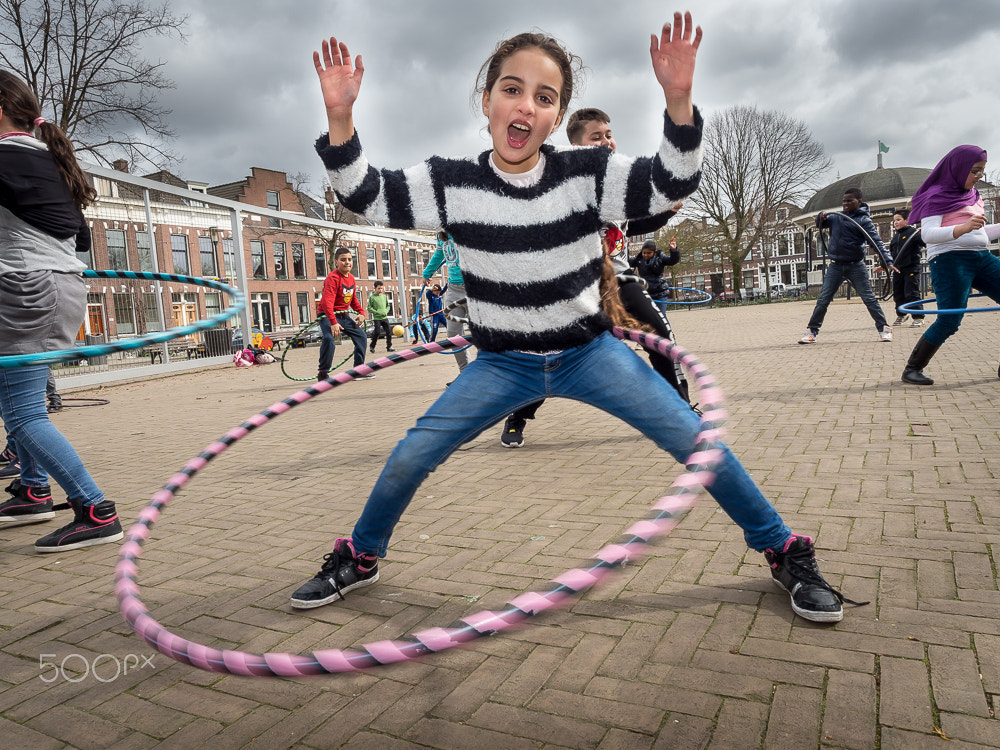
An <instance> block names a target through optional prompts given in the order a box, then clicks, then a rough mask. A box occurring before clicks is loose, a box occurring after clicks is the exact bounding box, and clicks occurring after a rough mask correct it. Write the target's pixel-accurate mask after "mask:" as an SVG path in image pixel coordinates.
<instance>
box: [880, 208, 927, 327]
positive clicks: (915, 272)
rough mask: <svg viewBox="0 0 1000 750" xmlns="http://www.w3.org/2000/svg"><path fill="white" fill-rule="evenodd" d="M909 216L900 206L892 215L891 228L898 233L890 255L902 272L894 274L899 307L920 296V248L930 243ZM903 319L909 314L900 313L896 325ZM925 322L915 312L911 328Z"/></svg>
mask: <svg viewBox="0 0 1000 750" xmlns="http://www.w3.org/2000/svg"><path fill="white" fill-rule="evenodd" d="M909 216H910V209H908V208H901V209H899V210H898V211H896V212H895V213H893V215H892V227H893V229H895V230H896V233H895V234H894V235H893V236H892V241H891V242H890V243H889V254H890V255H892V262H893V264H895V266H896V268H898V269H899V273H896V274H893V276H892V301H893V302H894V303H896V307H899V306H900V305H905V304H906V303H907V302H916V301H918V300H919V299H920V250H921V249H922V248H925V247H927V245H925V244H924V240H923V238H922V237H921V236H920V230H919V229H917V228H916V227H911V226H910V225H909V223H908V221H907V219H908V218H909ZM904 320H906V313H903V312H901V313H899V314H898V315H897V316H896V321H895V322H894V323H893V325H894V326H898V325H902V324H903V321H904ZM923 324H924V316H923V315H922V314H921V313H917V312H915V313H913V322H912V323H910V327H911V328H919V327H920V326H922V325H923Z"/></svg>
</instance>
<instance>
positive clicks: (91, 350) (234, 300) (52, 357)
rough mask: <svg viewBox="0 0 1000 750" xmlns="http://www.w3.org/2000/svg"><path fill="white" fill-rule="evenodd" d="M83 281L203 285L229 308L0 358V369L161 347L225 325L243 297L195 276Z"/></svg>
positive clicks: (127, 275) (129, 275) (104, 275)
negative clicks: (123, 335) (116, 337)
mask: <svg viewBox="0 0 1000 750" xmlns="http://www.w3.org/2000/svg"><path fill="white" fill-rule="evenodd" d="M83 277H84V278H86V279H141V280H143V281H173V282H175V283H177V284H191V285H193V286H203V287H207V288H209V289H216V290H218V291H220V292H225V293H226V294H227V295H229V299H230V305H229V307H227V308H226V309H225V310H223V311H222V312H220V313H217V314H215V315H213V316H212V317H210V318H206V319H205V320H196V321H195V322H194V323H190V324H189V325H186V326H178V327H177V328H168V329H167V330H166V331H154V332H152V333H147V334H143V335H142V336H136V337H134V338H129V339H121V340H120V341H111V342H109V343H106V344H88V345H87V346H76V347H73V348H72V349H62V350H59V351H54V352H39V353H37V354H14V355H10V356H7V357H0V369H5V370H9V369H13V368H15V367H26V366H28V365H54V364H58V363H59V362H69V361H71V360H74V359H87V358H88V357H99V356H102V355H106V354H112V353H114V352H128V351H134V350H135V349H141V348H142V347H144V346H147V345H148V344H161V343H164V342H166V341H173V340H174V339H177V338H180V337H181V336H187V335H189V334H192V333H198V332H199V331H205V330H208V329H209V328H214V327H215V326H217V325H219V324H220V323H225V322H226V321H227V320H229V319H230V318H232V317H233V316H235V315H237V314H239V312H240V310H242V309H243V303H244V301H245V299H246V298H245V297H244V296H243V292H241V291H240V290H239V289H237V288H236V287H233V286H229V285H228V284H223V283H222V282H221V281H216V280H215V279H202V278H197V277H195V276H181V275H180V274H174V273H148V272H146V271H91V270H87V271H84V272H83Z"/></svg>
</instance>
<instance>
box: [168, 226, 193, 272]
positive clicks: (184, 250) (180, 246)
mask: <svg viewBox="0 0 1000 750" xmlns="http://www.w3.org/2000/svg"><path fill="white" fill-rule="evenodd" d="M170 253H171V255H172V256H173V259H174V273H179V274H182V275H190V273H191V264H190V262H189V261H188V238H187V235H186V234H172V235H170Z"/></svg>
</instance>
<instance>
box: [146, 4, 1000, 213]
mask: <svg viewBox="0 0 1000 750" xmlns="http://www.w3.org/2000/svg"><path fill="white" fill-rule="evenodd" d="M170 7H171V8H172V9H173V11H174V12H175V13H177V14H178V15H188V16H189V20H188V23H187V26H186V33H187V39H186V41H183V42H181V41H178V40H176V39H170V40H161V39H154V40H150V42H149V43H148V44H147V47H146V49H147V53H148V54H149V56H150V57H151V58H154V59H158V58H159V59H163V60H165V61H166V63H167V64H166V67H165V69H164V73H165V75H166V76H167V77H169V78H171V79H172V80H173V81H174V82H175V83H176V86H177V88H176V89H174V90H171V91H164V92H163V95H162V97H161V103H163V104H164V105H165V106H167V107H168V108H170V109H172V110H173V114H172V115H171V117H170V120H171V124H172V126H173V128H174V129H175V130H176V132H177V134H178V138H177V140H176V141H175V142H174V143H173V148H174V150H175V151H176V152H177V153H178V154H179V155H180V156H182V157H183V162H182V163H181V164H180V165H178V166H176V168H175V170H174V171H176V173H177V174H179V175H180V176H181V177H183V178H185V179H188V180H196V181H205V182H209V183H210V184H212V185H215V184H221V183H225V182H232V181H235V180H240V179H242V178H243V177H245V176H246V175H248V174H249V173H250V167H253V166H257V167H264V168H268V169H274V170H279V171H284V172H287V173H288V174H295V173H307V174H309V175H310V176H311V177H312V180H313V185H314V186H316V189H314V190H313V191H312V192H314V193H316V194H318V186H319V184H320V181H321V179H322V175H323V172H322V168H321V165H320V162H319V158H318V157H317V156H316V154H315V151H314V150H313V146H312V144H313V141H314V140H315V138H316V136H317V135H318V134H319V133H320V132H321V131H322V130H325V118H324V113H323V107H322V101H321V98H320V94H319V88H318V85H317V82H316V75H315V71H314V69H313V65H312V52H313V50H314V49H318V47H319V43H320V41H321V40H322V39H323V38H324V37H329V36H331V35H334V36H337V37H338V38H339V39H341V40H342V41H345V42H347V44H348V46H349V47H350V50H351V53H352V55H357V54H358V53H360V54H361V55H362V57H363V60H364V64H365V76H364V82H363V84H362V88H361V94H360V97H359V99H358V102H357V104H356V106H355V113H354V115H355V125H356V127H357V129H358V133H359V135H360V136H361V139H362V142H363V143H364V145H365V148H366V150H367V151H368V154H369V158H370V160H371V161H372V162H373V163H374V164H375V165H376V166H381V167H390V168H398V167H406V166H410V165H412V164H415V163H417V162H419V161H420V160H422V159H424V158H426V157H427V156H430V155H432V154H440V155H444V156H458V155H467V154H474V153H479V152H480V151H483V150H484V149H486V148H488V146H489V144H488V140H487V138H486V134H485V128H484V124H485V119H484V118H483V116H482V114H481V113H479V112H478V110H473V109H472V106H471V101H470V97H471V94H472V89H473V86H474V83H475V77H476V73H477V72H478V70H479V67H480V65H481V64H482V63H483V61H484V60H485V59H486V58H487V57H488V56H489V54H490V53H491V52H492V51H493V48H494V46H495V45H496V43H497V42H498V41H499V40H501V39H504V38H506V37H509V36H511V35H513V34H516V33H518V32H521V31H527V30H533V29H538V30H542V31H545V32H548V33H550V34H552V35H553V36H555V37H557V38H559V39H560V40H562V41H563V42H564V43H565V44H566V45H567V46H568V48H569V49H570V50H571V51H573V52H575V53H576V54H578V55H580V56H581V57H582V58H583V61H584V63H585V64H586V66H587V68H588V70H587V77H586V80H585V85H584V87H583V90H582V91H578V92H577V93H576V95H575V97H574V101H573V102H571V103H570V110H571V111H572V110H574V109H577V108H579V107H582V106H594V107H600V108H601V109H604V110H605V111H607V112H608V113H609V114H610V115H611V117H612V128H613V130H614V132H615V136H616V140H617V142H618V148H619V151H621V152H622V153H626V154H636V155H638V154H647V153H651V152H652V151H653V150H654V149H655V147H656V145H657V142H658V132H659V122H660V117H661V113H662V109H663V98H662V93H661V91H660V89H659V87H658V86H657V84H656V81H655V79H654V77H653V74H652V70H651V67H650V62H649V35H650V33H653V32H658V31H659V29H660V27H661V26H662V25H663V22H664V21H668V20H670V19H671V17H672V12H673V10H674V9H675V7H677V8H679V9H681V10H683V9H684V6H683V5H677V6H674V5H671V4H669V3H667V4H664V3H662V2H651V1H649V0H638V1H636V2H630V0H619V1H617V2H615V1H614V0H573V1H572V2H562V1H559V0H530V1H525V0H505V1H504V2H496V3H493V2H476V1H475V0H426V1H422V0H365V1H362V0H355V1H354V2H344V1H343V0H294V2H288V0H211V1H210V2H205V0H170ZM690 7H691V9H692V12H693V14H694V20H695V23H697V24H699V25H701V27H702V29H703V30H704V40H703V42H702V46H701V49H700V51H699V56H698V69H697V73H696V76H695V85H694V98H695V103H696V104H697V105H698V106H699V107H700V108H701V110H702V113H703V114H704V116H705V117H706V119H708V118H709V117H711V115H712V113H713V112H717V111H719V110H721V109H723V108H725V107H727V106H730V105H734V104H747V105H756V106H757V107H759V108H762V109H773V110H779V111H781V112H784V113H787V114H789V115H791V116H793V117H795V118H797V119H800V120H802V121H803V122H804V123H805V124H806V126H807V127H808V128H809V129H810V130H811V132H812V134H813V136H814V137H815V138H816V140H817V141H819V142H820V143H821V144H822V145H823V147H824V148H825V150H826V153H827V155H828V156H829V157H830V158H831V160H832V162H833V166H832V168H831V170H830V172H829V174H828V175H827V176H826V179H825V180H824V181H823V184H826V183H827V182H832V181H833V180H835V179H836V178H837V176H838V174H839V175H840V176H841V177H847V176H849V175H852V174H856V173H858V172H862V171H866V170H869V169H874V168H875V166H876V154H877V147H878V141H880V140H881V141H882V142H884V143H885V144H886V145H888V146H889V148H890V151H889V153H887V154H885V155H884V156H883V159H884V164H885V166H887V167H904V166H905V167H927V168H930V167H933V166H934V164H935V163H936V162H937V161H938V159H939V158H940V157H941V156H943V155H944V154H945V153H946V152H947V151H948V150H949V149H950V148H951V147H952V146H955V145H958V144H961V143H974V144H977V145H980V146H982V147H983V148H985V149H987V150H990V149H993V150H997V149H1000V144H996V143H993V142H992V141H993V140H995V139H996V137H997V134H998V130H997V126H998V123H1000V96H998V86H997V82H996V66H995V61H996V50H997V49H998V48H1000V13H998V12H997V10H998V9H997V4H996V0H960V2H951V3H947V2H941V0H894V1H892V2H881V1H875V2H873V1H872V0H809V1H807V2H804V1H803V0H702V2H699V3H692V4H691V5H690ZM991 50H992V51H991ZM991 136H993V138H992V139H991ZM552 141H553V142H555V143H559V144H562V143H566V135H565V131H564V130H563V129H560V130H559V131H557V132H556V133H555V134H554V135H553V136H552Z"/></svg>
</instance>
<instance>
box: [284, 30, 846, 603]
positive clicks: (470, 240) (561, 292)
mask: <svg viewBox="0 0 1000 750" xmlns="http://www.w3.org/2000/svg"><path fill="white" fill-rule="evenodd" d="M701 37H702V33H701V29H700V28H698V29H697V30H695V28H694V26H693V24H692V22H691V15H690V13H688V14H685V15H684V16H682V15H681V14H680V13H675V14H674V18H673V25H671V24H665V25H664V26H663V29H662V31H661V33H660V34H658V35H653V36H652V37H651V42H650V48H649V52H650V57H651V59H652V65H653V71H654V73H655V75H656V79H657V81H658V82H659V84H660V86H661V88H662V91H663V95H664V100H665V103H666V112H665V116H664V119H663V126H662V131H661V132H662V140H661V142H660V146H659V149H658V151H657V153H656V155H655V156H653V157H648V158H639V159H632V158H628V157H625V156H622V155H619V154H616V153H614V152H612V151H611V150H610V149H606V148H570V147H567V148H564V149H556V148H554V147H552V146H551V145H548V144H546V143H545V141H546V140H547V139H548V138H549V136H550V135H551V133H552V132H553V131H554V130H555V128H556V127H558V126H559V124H560V122H561V120H562V117H563V114H564V113H565V111H566V109H567V107H568V105H569V102H570V100H571V98H572V90H573V77H574V76H573V74H574V70H575V69H576V67H577V65H578V62H579V61H578V58H575V57H574V56H572V55H570V54H569V53H568V52H567V51H566V50H565V49H564V48H563V47H562V46H561V45H560V44H559V43H558V42H557V41H556V40H554V39H552V38H551V37H548V36H545V35H543V34H540V33H524V34H518V35H517V36H514V37H512V38H510V39H508V40H506V41H504V42H501V43H500V45H499V46H498V47H497V49H496V51H495V52H494V54H493V55H492V56H491V57H490V59H489V60H488V61H487V63H486V64H485V65H484V66H483V68H482V69H481V72H480V81H481V89H480V90H481V91H482V111H483V114H484V115H485V116H486V117H487V119H488V123H489V132H490V136H491V138H492V141H493V148H492V149H491V150H489V151H486V152H484V153H482V154H480V155H479V156H478V157H472V158H466V159H447V158H440V157H434V158H431V159H428V160H427V161H425V162H424V163H423V164H422V165H421V166H420V167H418V168H414V169H408V170H403V171H395V170H377V169H375V168H374V167H372V166H370V165H369V163H368V161H367V158H366V156H365V153H364V151H363V150H362V148H361V142H360V140H359V137H358V134H357V133H356V132H355V129H354V119H353V108H354V102H355V100H356V99H357V96H358V92H359V89H360V84H361V79H362V75H363V72H364V67H363V64H362V61H361V57H360V56H358V58H357V59H356V60H355V61H352V59H351V56H350V52H349V50H348V48H347V45H346V44H344V43H342V42H338V40H337V39H336V38H331V39H330V40H329V41H328V42H327V41H325V40H324V42H323V45H322V53H318V52H317V53H314V56H313V60H314V64H315V67H316V72H317V74H318V76H319V80H320V85H321V88H322V92H323V99H324V103H325V105H326V112H327V119H328V122H329V127H330V129H329V134H328V135H324V136H321V137H320V138H319V140H318V141H317V143H316V148H317V151H318V152H319V154H320V156H321V158H322V159H323V162H324V164H325V166H326V168H327V170H328V175H329V178H330V182H331V184H332V185H333V187H334V189H335V190H336V191H337V194H338V198H339V199H340V200H341V202H342V203H343V204H344V205H345V206H346V207H348V208H349V209H350V210H352V211H355V212H356V213H360V214H363V215H365V216H366V217H367V218H370V219H372V220H375V221H378V222H380V223H383V224H388V225H391V226H392V227H393V228H397V229H414V228H426V229H430V230H436V229H438V228H440V227H443V228H444V229H445V230H446V231H448V233H449V234H450V235H451V236H452V238H453V239H454V240H455V243H456V244H457V245H458V247H459V248H460V250H461V253H462V263H463V265H462V274H463V278H464V280H465V283H466V289H467V290H468V294H469V319H470V325H471V327H472V334H473V336H474V338H475V341H476V345H477V347H478V349H479V356H477V358H476V359H475V361H473V362H472V363H470V364H469V366H468V367H467V368H466V369H465V371H464V372H463V373H462V376H461V377H459V378H458V379H456V380H455V382H454V383H453V384H452V386H451V387H450V388H447V389H445V390H444V392H443V393H442V395H441V396H440V397H439V398H438V399H437V400H436V401H435V403H434V404H433V405H432V406H431V407H430V409H429V410H428V411H427V413H426V414H424V416H422V417H421V418H420V419H419V420H418V421H417V424H416V426H414V427H413V428H412V429H410V430H409V431H408V432H407V435H406V437H405V438H404V439H403V440H402V441H401V442H400V443H399V444H398V445H397V446H396V448H395V449H394V450H393V452H392V455H391V456H390V457H389V460H388V461H387V463H386V465H385V468H384V469H383V470H382V473H381V475H380V476H379V478H378V481H377V482H376V484H375V487H374V488H373V490H372V493H371V495H370V496H369V498H368V501H367V502H366V504H365V508H364V510H363V511H362V513H361V517H360V518H359V519H358V522H357V523H356V524H355V527H354V532H353V534H352V537H351V538H350V539H338V540H336V541H335V542H334V546H333V551H332V552H331V553H330V554H328V555H326V557H325V561H324V563H323V565H322V568H321V569H320V571H319V572H318V573H317V574H316V575H315V576H314V577H313V578H311V579H310V580H309V581H307V582H306V583H305V584H304V585H302V586H301V587H299V589H298V590H296V591H295V593H294V594H293V595H292V606H294V607H298V608H311V607H318V606H321V605H324V604H328V603H330V602H333V601H336V600H338V599H340V598H343V596H344V594H346V593H348V592H350V591H352V590H355V589H357V588H360V587H363V586H369V585H371V584H373V583H375V582H376V581H377V580H378V558H379V556H385V554H386V552H387V549H388V545H389V539H390V537H391V535H392V532H393V529H394V527H395V525H396V523H397V522H398V521H399V518H400V516H401V515H402V513H403V511H404V510H405V509H406V506H407V505H408V504H409V502H410V500H411V499H412V498H413V495H414V493H415V492H416V490H417V488H418V487H419V485H420V483H421V482H422V481H423V480H424V479H425V478H426V477H427V475H428V474H429V473H430V472H431V471H433V470H434V469H435V468H436V467H437V466H438V465H440V464H441V462H442V461H444V460H445V459H446V458H447V457H448V456H449V455H450V454H451V452H452V451H454V450H456V449H457V448H458V447H459V446H460V445H462V444H463V443H465V442H467V441H468V440H470V439H472V438H474V437H475V436H476V435H478V434H479V433H480V432H482V431H483V430H484V429H486V428H487V427H489V426H490V425H492V424H496V423H497V422H498V421H499V420H500V419H502V418H503V417H504V416H506V415H507V414H508V413H510V411H511V410H512V409H515V408H517V407H519V406H522V405H524V404H527V403H531V402H532V401H537V400H538V399H540V398H544V397H548V396H561V397H563V398H572V399H576V400H579V401H583V402H585V403H589V404H591V405H593V406H596V407H598V408H600V409H603V410H605V411H608V412H610V413H612V414H615V415H616V416H618V417H620V418H621V419H623V420H624V421H625V422H627V423H628V424H630V425H632V426H634V427H635V428H637V429H638V430H640V431H641V432H643V433H644V434H645V435H647V436H648V437H649V438H650V439H652V440H653V441H654V442H655V443H656V444H657V445H658V446H659V447H660V448H662V449H663V450H665V451H668V452H669V453H670V454H671V455H673V456H674V457H675V458H676V459H678V460H681V461H684V460H685V459H686V458H687V457H688V456H689V455H690V454H691V453H692V452H693V450H694V444H695V438H696V436H697V434H698V431H699V424H698V418H697V417H696V415H695V414H694V412H692V411H691V408H690V407H689V406H688V404H687V403H685V402H684V400H683V399H682V398H681V397H680V396H679V395H678V394H677V391H676V390H674V389H673V388H671V387H670V386H669V385H668V384H667V383H666V382H665V381H664V380H663V378H661V377H660V376H659V375H657V374H656V373H655V372H653V370H652V369H651V368H650V367H648V366H647V365H646V363H645V362H643V361H642V360H641V359H640V358H639V357H638V356H637V355H636V354H635V352H634V351H632V349H631V348H630V347H627V346H623V345H622V343H621V342H619V341H618V340H617V339H616V338H615V337H614V336H613V335H612V334H611V327H612V321H611V320H610V319H609V318H608V316H607V315H606V314H605V313H604V312H603V310H602V308H601V299H600V293H599V286H600V279H601V274H602V271H603V268H604V256H605V252H604V248H603V245H602V241H601V231H602V230H603V229H604V227H605V226H606V225H607V224H608V223H609V222H612V221H616V220H621V219H623V218H624V219H638V218H642V217H646V216H651V215H654V214H658V213H662V212H664V211H667V210H671V209H673V208H675V207H676V206H677V204H678V203H679V202H680V201H682V200H683V199H684V198H685V197H687V196H688V195H690V194H691V193H692V192H693V191H694V190H695V189H696V188H697V186H698V182H699V179H700V175H701V173H700V168H701V126H702V120H701V116H700V115H699V114H698V113H697V111H696V110H695V108H694V105H693V102H692V98H691V88H692V79H693V76H694V68H695V56H696V53H697V50H698V47H699V45H700V44H701ZM638 394H641V395H638ZM721 452H722V457H721V459H720V466H719V469H718V471H717V474H716V478H715V481H714V483H713V484H712V486H711V488H710V492H711V493H712V495H713V496H714V497H715V498H716V500H717V501H718V502H719V504H720V505H721V506H722V507H723V509H724V510H725V511H726V512H727V513H728V514H729V515H730V516H731V517H732V518H733V519H734V520H735V521H736V522H737V523H738V524H739V525H740V526H741V527H742V528H743V530H744V536H745V538H746V541H747V544H749V545H750V546H751V547H753V548H754V549H757V550H760V551H763V552H764V553H765V556H766V559H767V561H768V564H769V565H770V567H771V572H772V576H773V577H774V579H775V580H776V581H777V582H778V584H779V585H780V586H782V587H783V588H784V589H786V590H787V591H788V592H789V594H790V596H791V599H792V608H793V609H794V611H795V612H796V613H798V614H800V615H801V616H803V617H805V618H807V619H810V620H815V621H818V622H836V621H839V620H840V619H841V618H842V617H843V608H842V604H841V600H842V599H843V597H842V596H841V595H840V594H839V593H837V592H835V591H834V590H833V589H832V587H831V586H830V585H829V584H828V583H827V582H826V581H825V580H824V579H823V577H822V575H821V574H820V572H819V568H818V566H817V563H816V559H815V554H814V550H813V545H812V540H811V539H810V538H809V537H806V536H798V535H794V534H792V532H791V531H790V530H789V529H788V527H787V526H785V524H784V522H783V521H782V520H781V517H780V516H779V515H778V513H777V511H776V510H775V509H774V507H773V506H772V505H771V504H770V503H769V502H768V501H767V499H766V498H765V497H764V496H763V494H762V493H761V492H760V490H759V489H758V488H757V486H756V485H755V484H754V483H753V480H752V479H751V478H750V476H749V475H748V474H747V472H746V470H745V469H744V468H743V466H742V465H741V464H740V463H739V461H738V460H737V459H736V457H735V456H734V455H733V454H732V452H731V451H729V449H728V448H725V447H722V448H721Z"/></svg>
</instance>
